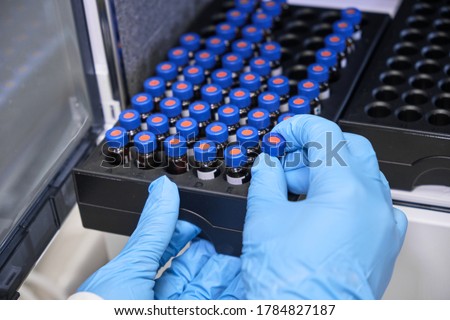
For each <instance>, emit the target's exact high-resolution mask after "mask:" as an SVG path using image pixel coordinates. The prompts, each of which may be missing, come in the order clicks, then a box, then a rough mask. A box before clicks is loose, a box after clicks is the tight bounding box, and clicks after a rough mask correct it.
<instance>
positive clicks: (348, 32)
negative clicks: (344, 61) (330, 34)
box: [333, 20, 355, 55]
mask: <svg viewBox="0 0 450 320" xmlns="http://www.w3.org/2000/svg"><path fill="white" fill-rule="evenodd" d="M333 31H334V33H336V34H339V35H341V36H342V37H344V39H345V44H346V47H347V54H348V55H349V54H351V53H352V52H354V51H355V41H354V40H353V37H352V36H353V25H352V24H351V23H350V22H348V21H345V20H338V21H336V22H335V23H333Z"/></svg>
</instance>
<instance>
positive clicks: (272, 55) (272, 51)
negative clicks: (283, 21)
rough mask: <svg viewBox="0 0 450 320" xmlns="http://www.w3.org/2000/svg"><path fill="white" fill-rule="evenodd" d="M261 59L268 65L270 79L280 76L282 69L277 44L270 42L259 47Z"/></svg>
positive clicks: (279, 47) (278, 45)
mask: <svg viewBox="0 0 450 320" xmlns="http://www.w3.org/2000/svg"><path fill="white" fill-rule="evenodd" d="M260 54H261V57H263V58H266V59H267V60H268V61H269V64H270V69H271V72H270V75H271V76H272V77H275V76H281V74H282V73H283V67H282V66H281V46H280V44H279V43H278V42H275V41H271V42H266V43H263V44H262V45H261V49H260Z"/></svg>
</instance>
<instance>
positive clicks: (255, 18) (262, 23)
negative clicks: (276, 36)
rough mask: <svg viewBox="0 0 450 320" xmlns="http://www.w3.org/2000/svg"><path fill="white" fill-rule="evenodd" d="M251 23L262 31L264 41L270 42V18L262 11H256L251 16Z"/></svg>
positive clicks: (271, 21) (271, 22)
mask: <svg viewBox="0 0 450 320" xmlns="http://www.w3.org/2000/svg"><path fill="white" fill-rule="evenodd" d="M252 23H253V24H254V25H255V26H257V27H258V28H261V30H262V31H263V35H264V39H265V40H266V41H271V40H272V36H273V35H272V25H273V20H272V16H270V15H268V14H267V13H265V12H263V11H262V10H257V11H256V12H255V13H254V14H253V15H252Z"/></svg>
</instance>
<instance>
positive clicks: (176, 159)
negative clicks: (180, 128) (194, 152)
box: [164, 135, 188, 174]
mask: <svg viewBox="0 0 450 320" xmlns="http://www.w3.org/2000/svg"><path fill="white" fill-rule="evenodd" d="M164 152H165V154H166V157H167V167H166V170H167V172H168V173H170V174H182V173H185V172H187V171H188V157H187V147H186V139H184V138H183V137H182V136H180V135H172V136H169V137H167V138H166V140H164Z"/></svg>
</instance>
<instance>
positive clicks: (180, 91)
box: [172, 81, 194, 101]
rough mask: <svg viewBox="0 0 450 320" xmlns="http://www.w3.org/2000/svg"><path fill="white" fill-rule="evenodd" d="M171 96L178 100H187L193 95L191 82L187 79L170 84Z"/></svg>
mask: <svg viewBox="0 0 450 320" xmlns="http://www.w3.org/2000/svg"><path fill="white" fill-rule="evenodd" d="M172 92H173V96H174V97H176V98H178V99H180V100H182V101H183V100H189V99H191V98H192V97H193V96H194V90H193V89H192V84H191V83H190V82H188V81H177V82H174V84H173V85H172Z"/></svg>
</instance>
